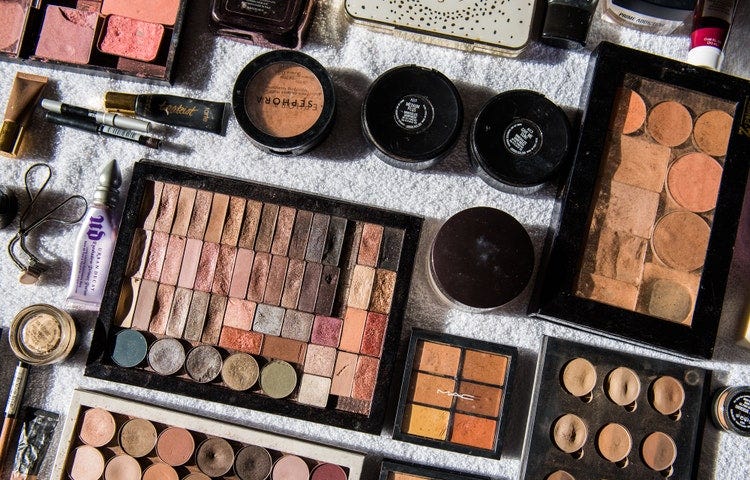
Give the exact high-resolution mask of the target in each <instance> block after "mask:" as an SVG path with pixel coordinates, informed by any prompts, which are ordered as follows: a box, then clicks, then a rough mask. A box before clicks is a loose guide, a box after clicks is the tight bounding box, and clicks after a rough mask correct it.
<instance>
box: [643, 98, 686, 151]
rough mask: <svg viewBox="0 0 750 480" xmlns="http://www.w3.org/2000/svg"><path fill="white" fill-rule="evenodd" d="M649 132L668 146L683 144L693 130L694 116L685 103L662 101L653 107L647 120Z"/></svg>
mask: <svg viewBox="0 0 750 480" xmlns="http://www.w3.org/2000/svg"><path fill="white" fill-rule="evenodd" d="M646 129H647V130H648V133H650V134H651V136H652V137H654V140H656V141H657V142H659V143H660V144H662V145H665V146H667V147H676V146H678V145H682V144H683V143H685V141H686V140H687V139H688V138H690V134H691V133H692V131H693V117H692V116H691V115H690V111H689V110H688V109H687V108H685V106H684V105H682V104H681V103H678V102H674V101H667V102H662V103H660V104H658V105H656V106H655V107H654V108H652V109H651V112H650V113H649V114H648V120H647V122H646Z"/></svg>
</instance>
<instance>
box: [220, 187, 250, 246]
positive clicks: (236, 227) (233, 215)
mask: <svg viewBox="0 0 750 480" xmlns="http://www.w3.org/2000/svg"><path fill="white" fill-rule="evenodd" d="M244 215H245V199H244V198H240V197H231V198H230V199H229V212H228V213H227V221H226V223H225V224H224V231H223V232H222V233H221V243H222V244H225V245H231V246H233V247H236V246H237V242H238V241H239V238H240V228H241V227H242V218H243V216H244Z"/></svg>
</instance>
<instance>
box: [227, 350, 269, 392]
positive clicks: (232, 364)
mask: <svg viewBox="0 0 750 480" xmlns="http://www.w3.org/2000/svg"><path fill="white" fill-rule="evenodd" d="M259 372H260V370H259V367H258V362H257V361H256V360H255V359H254V358H253V357H252V355H248V354H247V353H234V354H232V355H230V356H229V357H227V359H226V360H224V366H223V367H221V379H222V380H223V381H224V383H225V384H226V385H227V387H229V388H231V389H232V390H237V391H244V390H248V389H250V388H252V386H253V385H255V383H256V382H257V381H258V375H259Z"/></svg>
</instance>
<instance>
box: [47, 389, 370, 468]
mask: <svg viewBox="0 0 750 480" xmlns="http://www.w3.org/2000/svg"><path fill="white" fill-rule="evenodd" d="M61 438H62V440H61V443H60V447H59V449H58V451H57V457H56V459H55V466H54V468H53V471H52V477H51V478H53V479H60V480H63V479H65V480H97V479H103V480H179V479H183V480H208V479H211V478H220V479H233V480H357V479H359V478H360V475H361V472H362V465H363V463H364V459H365V456H364V455H363V454H360V453H355V452H350V451H347V450H342V449H338V448H334V447H328V446H324V445H319V444H315V443H310V442H305V441H302V440H298V439H295V438H289V437H284V436H281V435H276V434H273V433H268V432H264V431H260V430H252V429H249V428H243V427H239V426H236V425H231V424H227V423H223V422H219V421H215V420H209V419H206V418H201V417H196V416H192V415H188V414H184V413H178V412H174V411H171V410H166V409H163V408H159V407H154V406H151V405H144V404H141V403H137V402H133V401H128V400H123V399H120V398H116V397H110V396H107V395H102V394H99V393H94V392H86V391H80V390H79V391H76V392H75V393H74V395H73V400H72V404H71V406H70V411H69V414H68V417H67V421H66V422H65V426H64V427H63V432H62V436H61Z"/></svg>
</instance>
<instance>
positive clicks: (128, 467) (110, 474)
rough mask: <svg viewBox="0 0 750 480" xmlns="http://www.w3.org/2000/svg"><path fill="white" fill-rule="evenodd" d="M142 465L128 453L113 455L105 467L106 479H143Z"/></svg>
mask: <svg viewBox="0 0 750 480" xmlns="http://www.w3.org/2000/svg"><path fill="white" fill-rule="evenodd" d="M141 475H142V472H141V465H140V464H139V463H138V460H136V459H135V458H133V457H131V456H130V455H128V454H121V455H117V456H115V457H112V458H110V459H109V461H108V462H107V466H106V467H105V468H104V480H141Z"/></svg>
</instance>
